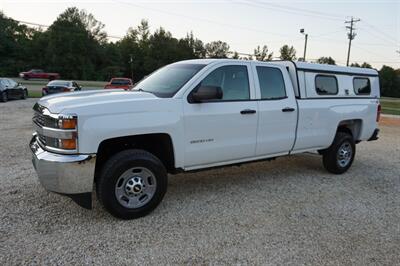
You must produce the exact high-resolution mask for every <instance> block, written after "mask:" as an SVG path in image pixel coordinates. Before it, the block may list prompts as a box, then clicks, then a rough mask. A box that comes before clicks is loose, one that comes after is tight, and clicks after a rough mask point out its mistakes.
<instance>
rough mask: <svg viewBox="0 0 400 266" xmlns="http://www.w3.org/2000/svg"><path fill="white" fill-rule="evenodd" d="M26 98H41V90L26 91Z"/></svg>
mask: <svg viewBox="0 0 400 266" xmlns="http://www.w3.org/2000/svg"><path fill="white" fill-rule="evenodd" d="M28 98H42V92H40V91H31V90H30V91H28Z"/></svg>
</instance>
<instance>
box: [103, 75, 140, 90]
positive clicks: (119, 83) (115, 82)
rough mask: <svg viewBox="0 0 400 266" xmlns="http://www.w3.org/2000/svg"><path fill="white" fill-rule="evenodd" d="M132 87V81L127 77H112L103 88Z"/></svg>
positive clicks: (127, 88) (126, 88) (125, 88)
mask: <svg viewBox="0 0 400 266" xmlns="http://www.w3.org/2000/svg"><path fill="white" fill-rule="evenodd" d="M132 88H133V82H132V80H131V79H128V78H112V79H111V80H110V82H109V83H107V85H106V86H104V89H124V90H130V89H132Z"/></svg>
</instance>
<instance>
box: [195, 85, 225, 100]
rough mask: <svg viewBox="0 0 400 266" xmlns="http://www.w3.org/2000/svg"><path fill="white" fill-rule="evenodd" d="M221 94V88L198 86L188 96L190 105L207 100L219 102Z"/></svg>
mask: <svg viewBox="0 0 400 266" xmlns="http://www.w3.org/2000/svg"><path fill="white" fill-rule="evenodd" d="M222 96H223V92H222V89H221V87H217V86H200V87H198V88H197V89H195V90H194V91H193V92H192V93H191V95H190V98H189V99H190V100H189V101H190V102H191V103H201V102H204V101H209V100H221V99H222Z"/></svg>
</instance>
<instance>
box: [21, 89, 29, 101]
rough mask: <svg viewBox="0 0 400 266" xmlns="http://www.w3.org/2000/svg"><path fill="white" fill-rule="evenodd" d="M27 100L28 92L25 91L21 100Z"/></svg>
mask: <svg viewBox="0 0 400 266" xmlns="http://www.w3.org/2000/svg"><path fill="white" fill-rule="evenodd" d="M26 98H28V91H27V90H23V91H22V95H21V99H22V100H26Z"/></svg>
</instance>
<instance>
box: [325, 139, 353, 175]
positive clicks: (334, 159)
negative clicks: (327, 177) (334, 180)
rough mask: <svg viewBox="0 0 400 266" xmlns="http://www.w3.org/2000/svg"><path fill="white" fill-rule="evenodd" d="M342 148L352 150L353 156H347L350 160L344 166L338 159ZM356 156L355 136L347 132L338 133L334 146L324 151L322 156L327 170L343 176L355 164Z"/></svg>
mask: <svg viewBox="0 0 400 266" xmlns="http://www.w3.org/2000/svg"><path fill="white" fill-rule="evenodd" d="M342 145H344V146H342ZM342 147H346V148H348V149H350V150H351V154H350V155H347V156H348V159H346V160H345V161H346V162H347V163H346V164H342V163H341V162H340V161H341V160H340V159H339V158H338V154H339V152H340V149H341V148H342ZM355 154H356V145H355V143H354V139H353V136H352V135H350V134H349V133H345V132H337V133H336V136H335V139H334V141H333V143H332V145H331V146H330V147H329V148H328V149H326V150H324V152H323V155H322V162H323V164H324V167H325V169H326V170H328V171H329V172H331V173H333V174H343V173H344V172H346V171H347V170H348V169H349V168H350V167H351V165H352V164H353V160H354V156H355Z"/></svg>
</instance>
